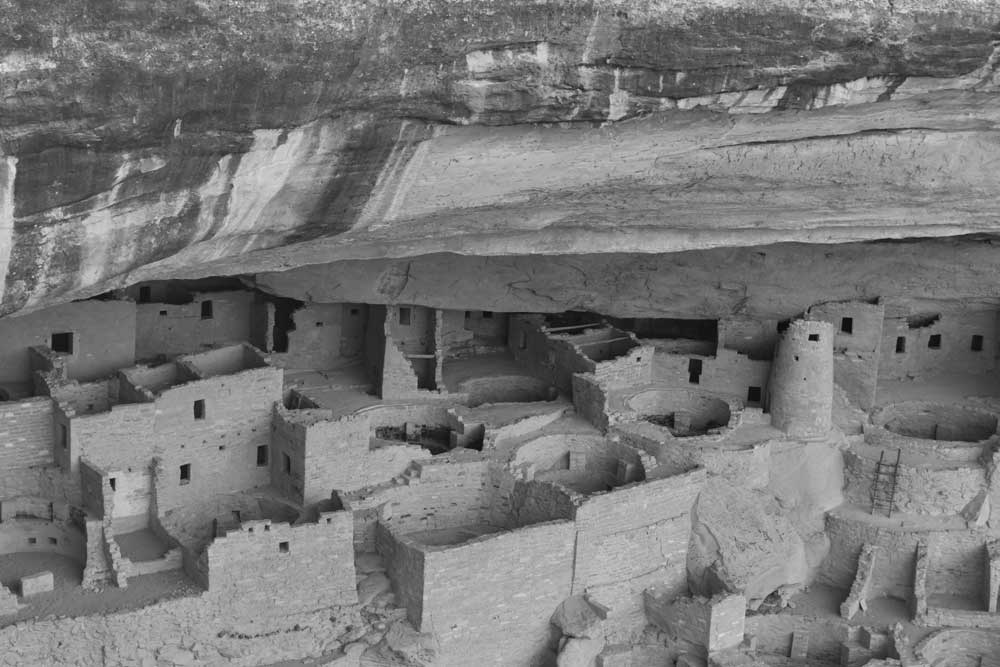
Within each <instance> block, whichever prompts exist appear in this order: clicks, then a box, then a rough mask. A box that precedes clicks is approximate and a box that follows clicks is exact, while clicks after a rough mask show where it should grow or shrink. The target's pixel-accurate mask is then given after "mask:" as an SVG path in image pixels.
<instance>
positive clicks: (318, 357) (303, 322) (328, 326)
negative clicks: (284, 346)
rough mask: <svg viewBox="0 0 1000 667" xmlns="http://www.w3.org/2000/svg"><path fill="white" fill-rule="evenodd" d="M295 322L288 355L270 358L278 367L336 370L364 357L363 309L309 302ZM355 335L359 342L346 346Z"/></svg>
mask: <svg viewBox="0 0 1000 667" xmlns="http://www.w3.org/2000/svg"><path fill="white" fill-rule="evenodd" d="M352 313H353V314H352ZM292 319H293V320H294V322H295V329H293V330H292V331H289V332H288V352H282V353H278V352H272V353H271V355H270V357H271V361H272V363H273V364H274V365H275V366H281V367H282V368H333V367H334V366H336V365H337V364H338V363H339V362H341V361H343V360H345V359H355V358H358V357H360V355H361V343H360V335H361V332H363V330H364V323H363V320H364V318H363V316H362V312H361V310H360V309H359V308H357V307H347V306H346V305H345V304H342V303H307V304H305V305H304V306H303V307H302V308H299V309H298V310H296V311H295V312H294V313H293V314H292ZM352 335H353V337H354V338H355V339H358V340H357V341H356V342H355V343H354V344H353V345H351V344H348V345H346V346H342V341H343V340H344V339H345V338H351V336H352ZM342 347H344V348H345V349H344V350H342V349H341V348H342ZM343 352H347V354H343Z"/></svg>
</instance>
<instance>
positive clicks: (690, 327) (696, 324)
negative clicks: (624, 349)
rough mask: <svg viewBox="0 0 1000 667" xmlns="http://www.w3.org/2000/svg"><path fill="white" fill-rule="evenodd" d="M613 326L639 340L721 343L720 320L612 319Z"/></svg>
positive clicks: (610, 320) (667, 318)
mask: <svg viewBox="0 0 1000 667" xmlns="http://www.w3.org/2000/svg"><path fill="white" fill-rule="evenodd" d="M609 322H611V324H613V325H615V326H616V327H618V328H619V329H625V330H627V331H631V332H632V333H634V334H635V335H636V336H638V337H639V338H661V339H667V340H700V341H704V342H708V343H716V344H717V343H718V342H719V321H718V320H681V319H674V318H669V317H630V318H611V319H609Z"/></svg>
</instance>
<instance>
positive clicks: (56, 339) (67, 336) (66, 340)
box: [50, 332, 73, 354]
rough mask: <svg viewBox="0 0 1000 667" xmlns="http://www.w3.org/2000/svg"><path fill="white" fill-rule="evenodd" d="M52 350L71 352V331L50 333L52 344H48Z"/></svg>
mask: <svg viewBox="0 0 1000 667" xmlns="http://www.w3.org/2000/svg"><path fill="white" fill-rule="evenodd" d="M50 347H51V348H52V351H53V352H62V353H64V354H73V334H72V332H65V333H54V334H52V345H51V346H50Z"/></svg>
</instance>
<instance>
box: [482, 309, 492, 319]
mask: <svg viewBox="0 0 1000 667" xmlns="http://www.w3.org/2000/svg"><path fill="white" fill-rule="evenodd" d="M483 319H484V320H492V319H493V311H492V310H484V311H483Z"/></svg>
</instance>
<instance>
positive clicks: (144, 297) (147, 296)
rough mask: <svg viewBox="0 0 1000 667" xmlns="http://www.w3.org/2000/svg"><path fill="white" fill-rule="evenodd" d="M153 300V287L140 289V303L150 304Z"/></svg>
mask: <svg viewBox="0 0 1000 667" xmlns="http://www.w3.org/2000/svg"><path fill="white" fill-rule="evenodd" d="M152 299H153V288H152V287H149V286H148V285H147V286H146V287H140V288H139V303H149V302H150V301H152Z"/></svg>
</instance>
